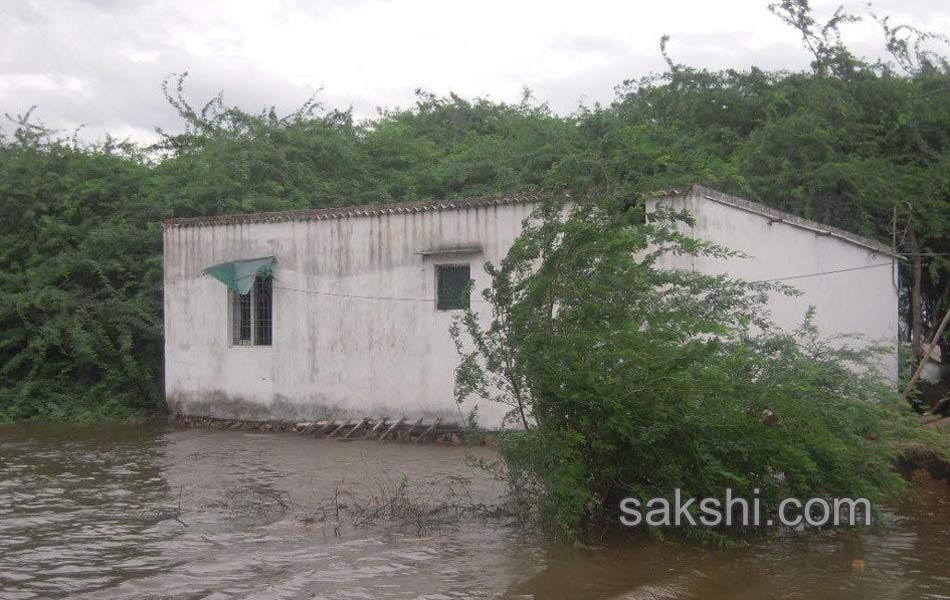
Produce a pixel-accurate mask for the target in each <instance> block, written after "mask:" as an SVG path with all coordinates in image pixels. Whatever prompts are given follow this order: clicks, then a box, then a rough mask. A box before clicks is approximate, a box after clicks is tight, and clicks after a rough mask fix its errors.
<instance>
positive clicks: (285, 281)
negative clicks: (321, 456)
mask: <svg viewBox="0 0 950 600" xmlns="http://www.w3.org/2000/svg"><path fill="white" fill-rule="evenodd" d="M532 209H533V205H532V204H530V203H527V204H507V205H499V206H491V207H479V208H465V209H459V210H442V211H428V212H418V213H411V214H389V215H382V216H374V217H354V218H336V219H331V220H317V221H285V222H278V223H254V224H244V225H214V226H197V227H196V226H187V227H177V226H169V227H167V228H166V230H165V238H164V242H165V357H166V365H165V382H166V384H165V386H166V392H165V393H166V397H167V398H168V401H169V405H170V407H171V408H172V410H173V411H174V412H177V413H181V414H192V415H209V416H217V417H227V418H243V419H269V418H279V419H291V420H308V419H315V418H326V417H336V418H362V417H364V416H375V415H386V416H389V417H392V418H400V417H403V416H406V417H409V418H418V417H420V416H426V417H435V416H441V417H446V418H451V419H455V420H458V419H460V418H462V417H464V416H467V414H468V411H469V410H470V409H471V404H468V405H463V406H462V407H461V409H460V408H459V407H458V406H457V405H456V403H455V401H454V398H453V385H454V369H455V367H456V366H457V365H458V363H459V356H458V354H457V352H456V350H455V346H454V343H453V341H452V339H451V337H450V335H449V326H450V324H451V322H452V318H453V316H455V315H457V314H459V312H457V311H438V310H436V306H435V295H436V294H435V283H436V279H435V265H436V264H440V263H443V264H444V263H448V264H457V263H461V262H469V263H470V264H471V269H472V277H473V279H474V280H475V286H474V290H475V291H474V292H473V294H472V301H473V308H475V309H476V310H477V309H478V308H479V307H480V306H484V305H483V304H482V303H481V302H479V301H480V300H481V294H480V291H481V290H482V289H484V288H485V287H487V286H488V283H489V282H488V276H487V274H486V273H485V272H484V269H483V265H484V262H485V261H486V260H491V261H495V262H497V261H498V260H500V259H501V258H502V257H503V256H504V255H505V254H506V253H507V251H508V248H509V247H510V246H511V244H512V243H513V242H514V240H515V238H516V237H517V235H518V233H519V232H520V229H521V222H522V220H523V219H524V218H525V217H527V216H528V215H529V214H530V213H531V211H532ZM471 246H480V247H481V248H482V252H481V253H478V254H467V255H458V254H444V255H434V256H422V255H420V254H418V253H420V252H424V251H429V250H432V249H434V248H446V247H471ZM269 255H274V256H276V257H277V265H276V271H275V281H274V296H273V301H274V308H273V315H274V325H273V327H274V330H273V345H272V346H232V345H231V343H230V341H231V340H230V331H229V328H228V320H229V319H228V292H227V288H226V287H225V286H224V285H223V284H221V283H220V282H219V281H217V280H215V279H213V278H211V277H209V276H207V275H205V274H204V273H203V271H202V269H204V268H205V267H208V266H210V265H214V264H217V263H221V262H225V261H230V260H236V259H242V258H256V257H260V256H269ZM299 290H315V291H320V292H330V293H335V294H349V295H355V296H376V297H380V298H400V299H401V300H383V299H366V298H345V297H340V296H329V295H321V294H316V293H308V292H306V291H299ZM483 404H484V403H483ZM479 414H480V415H481V417H482V419H483V421H484V422H485V423H486V424H487V425H490V426H497V425H498V424H500V421H501V418H502V416H503V414H504V410H503V407H501V406H498V405H492V406H485V405H482V406H480V407H479Z"/></svg>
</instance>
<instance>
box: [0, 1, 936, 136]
mask: <svg viewBox="0 0 950 600" xmlns="http://www.w3.org/2000/svg"><path fill="white" fill-rule="evenodd" d="M814 4H815V5H816V10H817V11H818V12H819V13H821V14H830V13H831V12H832V11H833V10H834V8H836V6H837V1H836V0H835V1H831V2H829V1H821V2H815V3H814ZM766 5H767V0H736V1H731V2H708V1H705V0H669V1H667V2H659V3H658V2H642V1H641V2H631V1H624V2H608V1H606V0H588V1H587V2H584V3H577V2H564V1H553V0H551V1H547V2H542V1H525V2H521V1H519V2H512V1H511V0H484V1H482V2H478V3H454V2H445V1H436V0H407V1H399V2H386V1H382V0H359V1H356V2H342V1H341V2H333V1H322V2H321V1H313V0H281V1H279V2H260V1H259V0H255V1H251V0H239V1H226V0H212V1H207V2H194V1H192V0H168V1H158V0H153V1H150V2H137V3H128V2H121V1H110V0H105V1H92V0H90V1H80V0H64V1H62V2H55V3H53V2H50V1H46V0H32V1H28V2H8V3H4V4H2V5H0V22H3V23H4V27H5V29H6V35H4V36H2V37H0V112H10V113H18V112H23V111H24V110H26V109H27V108H28V107H29V106H30V105H32V104H38V105H39V108H38V109H37V114H38V115H39V116H40V118H41V119H42V120H44V121H45V122H46V123H48V124H49V125H52V126H56V127H64V128H71V127H74V126H75V125H77V124H85V125H86V128H85V130H84V131H85V133H84V135H86V136H87V137H89V136H92V137H97V136H100V135H101V134H102V133H103V132H104V131H107V130H109V131H112V132H113V133H118V132H123V133H124V132H128V133H129V134H130V135H132V136H133V137H136V138H139V139H144V138H147V137H149V136H151V134H147V133H143V132H150V131H152V130H153V128H154V127H155V126H161V127H163V128H165V129H175V128H176V127H177V126H178V122H177V117H176V116H175V114H174V112H173V111H172V110H171V109H170V108H169V107H168V106H167V105H166V104H165V102H164V100H163V98H162V97H161V92H160V84H161V80H162V79H163V78H164V77H166V76H167V75H169V74H170V73H173V72H180V71H183V70H189V71H190V73H191V78H190V80H189V93H190V94H191V95H192V97H193V98H194V99H195V102H196V103H200V102H201V101H203V100H205V99H207V98H209V97H210V96H212V95H213V94H215V93H217V92H218V91H219V90H223V91H224V92H225V98H226V101H228V102H231V103H235V104H238V105H240V106H242V107H244V108H246V109H248V110H258V109H260V108H262V107H264V106H269V105H276V107H277V108H278V110H283V111H287V110H292V109H293V108H294V107H296V106H299V105H300V104H301V103H302V102H303V101H304V100H306V99H307V97H309V95H310V94H312V93H313V92H314V91H315V90H316V89H318V88H321V87H322V88H323V89H324V92H323V93H322V94H321V100H323V102H324V103H325V104H326V105H328V106H331V107H347V106H353V108H354V111H355V112H356V113H357V115H360V116H370V115H372V114H373V112H374V108H375V107H376V106H397V105H402V106H405V105H408V104H410V103H411V102H412V101H413V90H414V89H415V88H417V87H422V88H424V89H427V90H431V91H433V92H435V93H447V92H449V91H456V92H458V93H460V94H462V95H465V96H473V95H487V96H490V97H492V98H494V99H499V100H510V101H517V100H518V99H519V98H520V94H521V90H522V87H523V86H525V85H527V86H528V87H530V88H532V89H533V90H534V91H535V96H536V97H538V98H540V99H543V100H548V101H549V102H550V103H551V105H552V107H554V108H555V109H556V110H558V111H561V112H570V111H571V110H573V109H574V108H575V107H576V106H577V104H578V102H579V101H580V100H581V99H585V101H586V102H588V103H591V102H593V101H601V102H606V101H609V100H610V99H611V98H612V97H613V88H614V86H615V85H617V84H618V83H620V82H621V81H622V80H623V79H627V78H636V77H640V76H643V75H646V74H648V73H649V72H651V71H656V70H659V69H661V68H662V67H663V66H664V65H663V62H662V59H661V57H660V55H659V49H658V41H659V38H660V36H661V35H663V34H670V35H671V36H672V40H671V42H670V45H669V51H670V54H671V55H672V57H673V58H674V59H675V60H677V61H678V62H683V63H686V64H690V65H693V66H698V67H707V68H711V69H718V68H725V67H738V68H747V67H749V66H751V65H753V64H757V65H760V66H763V67H766V68H784V69H798V68H805V67H807V65H808V62H809V56H808V55H807V53H805V52H804V51H803V50H802V49H801V44H800V40H799V39H798V36H797V35H796V33H795V32H794V31H792V30H790V29H789V28H787V27H786V26H784V25H783V24H782V23H781V22H779V20H778V19H777V18H775V17H774V16H773V15H771V14H770V13H769V12H768V10H767V9H766ZM848 7H849V8H850V9H851V10H853V11H855V12H864V11H865V8H864V2H863V1H857V2H850V3H848ZM876 10H877V11H878V12H879V13H881V14H890V15H893V19H894V21H895V22H910V23H913V24H915V25H918V26H920V27H923V28H927V29H936V30H950V7H948V6H946V5H945V4H944V3H943V2H941V1H939V0H925V1H922V2H916V3H908V2H905V1H898V0H884V1H883V2H877V3H876ZM846 40H847V41H848V43H849V44H851V45H852V47H854V48H856V49H858V51H859V52H860V53H864V54H867V55H869V56H877V55H879V54H880V52H881V51H882V48H881V43H880V33H879V30H878V29H877V28H876V26H874V25H873V24H869V23H864V24H860V25H855V26H850V27H849V28H848V29H847V31H846Z"/></svg>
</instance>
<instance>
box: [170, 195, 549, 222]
mask: <svg viewBox="0 0 950 600" xmlns="http://www.w3.org/2000/svg"><path fill="white" fill-rule="evenodd" d="M541 199H542V196H541V194H539V193H529V194H513V195H509V196H480V197H477V198H463V199H460V200H422V201H418V202H400V203H395V204H376V205H366V206H346V207H340V208H313V209H308V210H283V211H279V212H262V213H249V214H238V215H218V216H213V217H188V218H179V219H165V220H164V221H163V224H164V226H165V227H202V226H207V225H240V224H245V223H277V222H281V221H323V220H328V219H343V218H347V217H375V216H379V215H394V214H409V213H419V212H430V211H440V210H458V209H465V208H482V207H490V206H503V205H507V204H525V203H531V202H540V201H541Z"/></svg>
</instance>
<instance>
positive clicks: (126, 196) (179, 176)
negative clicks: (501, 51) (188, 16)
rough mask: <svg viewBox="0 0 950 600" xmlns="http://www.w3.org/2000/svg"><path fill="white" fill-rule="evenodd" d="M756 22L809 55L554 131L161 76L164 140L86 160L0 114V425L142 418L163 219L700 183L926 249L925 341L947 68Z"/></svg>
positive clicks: (936, 276) (895, 50)
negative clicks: (297, 99)
mask: <svg viewBox="0 0 950 600" xmlns="http://www.w3.org/2000/svg"><path fill="white" fill-rule="evenodd" d="M772 8H773V11H774V12H776V14H778V15H779V16H780V17H782V18H785V19H786V20H787V21H788V22H789V23H790V24H791V25H792V26H793V27H795V28H796V29H797V30H798V31H799V32H800V33H801V34H802V37H803V39H804V41H805V43H806V47H807V48H809V49H810V50H811V51H812V52H813V53H814V63H813V68H812V69H811V70H809V71H807V72H800V73H784V72H765V71H762V70H760V69H757V68H752V69H750V70H746V71H738V70H728V71H723V72H708V71H705V70H697V69H692V68H688V67H685V66H682V65H678V64H676V63H675V62H674V61H673V60H669V61H668V62H669V69H668V70H667V71H666V72H665V73H662V74H659V75H656V76H652V77H648V78H646V79H643V80H638V81H630V82H626V83H624V84H623V85H621V86H620V87H619V88H618V94H617V96H616V99H615V100H614V102H612V103H611V104H610V105H609V106H593V107H580V108H579V109H578V110H577V111H576V112H575V114H572V115H569V116H562V115H557V114H554V113H552V112H551V111H550V110H549V109H548V108H547V107H546V106H545V105H544V104H543V103H538V102H536V101H535V100H534V99H533V98H531V97H530V95H529V94H526V96H525V98H524V100H523V101H522V102H520V103H517V104H506V103H499V102H492V101H488V100H483V99H474V100H467V99H463V98H459V97H457V96H449V97H436V96H433V95H429V94H425V93H420V94H419V96H418V101H417V103H416V105H415V106H414V107H411V108H407V109H395V110H389V111H385V112H383V113H381V114H380V115H379V116H378V117H377V118H374V119H370V120H366V121H356V120H355V119H354V118H353V116H352V115H351V114H350V113H349V112H348V111H340V110H327V109H324V108H323V107H321V106H320V105H319V104H317V103H308V104H307V105H306V106H304V107H302V108H301V109H300V110H299V111H297V112H295V113H293V114H291V115H288V116H285V117H279V116H278V115H276V114H275V113H274V111H272V110H271V111H264V112H262V113H260V114H249V113H246V112H243V111H241V110H238V109H236V108H233V107H230V106H227V105H226V104H224V102H223V101H222V100H221V98H220V97H219V98H216V99H214V100H212V101H211V102H210V103H208V104H207V105H204V106H202V107H195V106H192V105H191V104H189V103H188V102H187V100H186V97H185V93H184V91H183V86H184V83H185V82H186V79H185V78H184V77H179V78H173V79H172V80H171V81H170V87H169V88H168V89H167V90H166V96H167V98H168V100H169V102H171V103H172V105H173V106H175V108H177V109H178V111H179V113H180V115H181V118H182V121H183V131H182V132H181V133H178V134H165V135H163V137H162V139H161V142H160V143H159V144H157V145H156V146H154V147H149V148H143V147H137V146H135V145H133V144H131V143H123V142H117V141H115V140H111V139H107V140H105V141H103V142H101V143H98V144H94V145H87V144H83V143H80V142H79V141H77V140H76V139H72V138H69V137H62V136H61V135H59V134H57V133H56V132H50V131H46V130H44V129H43V128H42V127H40V126H39V125H37V124H36V120H35V118H31V116H30V115H29V114H27V115H24V116H22V117H19V118H14V119H13V121H14V122H13V124H12V126H9V127H7V129H6V130H5V131H3V132H0V265H2V270H0V420H14V419H31V418H53V419H77V418H78V419H94V418H102V417H106V416H122V415H124V414H130V413H134V412H139V411H143V410H155V409H159V407H160V406H161V369H162V330H161V321H162V319H161V304H162V302H161V279H162V276H161V260H160V253H161V228H160V220H161V219H162V218H165V217H171V216H190V215H209V214H220V213H229V212H238V211H256V210H273V209H291V208H306V207H324V206H334V205H345V204H355V203H366V202H373V203H377V202H389V201H398V200H405V199H415V198H433V197H461V196H471V195H477V194H485V193H498V192H511V191H525V190H531V189H548V190H557V191H561V190H564V189H571V190H573V191H575V192H578V193H580V192H584V191H589V190H599V191H600V192H603V193H604V194H606V195H609V196H611V197H617V196H621V195H623V196H627V197H633V196H634V195H635V194H636V193H638V192H640V191H642V190H652V189H659V188H670V187H681V186H687V185H689V184H690V183H693V182H702V183H705V184H708V185H710V186H713V187H717V188H719V189H722V190H723V191H727V192H734V193H737V194H741V195H744V196H747V197H750V198H754V199H758V200H761V201H763V202H765V203H768V204H771V205H774V206H777V207H780V208H783V209H785V210H788V211H791V212H795V213H798V214H801V215H804V216H807V217H811V218H814V219H817V220H821V221H825V222H828V223H831V224H835V225H839V226H841V227H845V228H848V229H851V230H853V231H856V232H858V233H863V234H867V235H871V236H874V237H877V238H878V239H881V240H883V241H886V242H888V243H890V240H891V238H892V236H893V235H894V231H896V233H897V239H898V244H899V245H900V247H901V249H903V250H905V251H912V252H915V253H917V254H927V256H920V257H916V256H915V257H914V258H915V259H919V261H920V265H919V269H914V268H911V269H906V271H907V273H906V274H905V279H906V280H907V285H906V286H905V290H906V291H905V294H906V295H907V302H905V304H906V311H907V314H908V322H909V323H911V324H912V325H913V327H912V329H913V330H914V331H920V332H924V333H925V332H926V331H927V330H928V328H931V327H932V326H933V323H934V320H935V318H934V315H936V314H939V313H940V312H942V311H943V310H945V308H946V306H947V305H948V301H950V300H948V297H950V293H948V292H950V276H948V269H947V267H948V265H947V262H946V258H945V257H944V256H940V255H941V254H943V253H947V252H950V235H948V232H950V221H948V218H950V211H947V210H946V208H947V205H948V201H950V168H948V167H950V91H948V90H950V69H948V65H947V64H946V62H945V61H943V60H942V59H940V58H939V57H937V56H935V55H933V54H930V53H928V52H926V51H924V50H922V48H923V46H920V45H918V42H923V43H925V44H926V43H928V42H930V41H933V37H932V36H929V34H927V33H926V32H921V31H917V30H914V29H910V28H902V27H894V26H892V25H890V24H889V23H888V22H887V21H886V20H881V21H880V22H881V25H882V30H883V32H884V37H883V39H884V40H885V42H886V43H887V45H888V49H889V50H890V51H891V52H892V54H893V56H894V60H893V61H891V62H890V63H869V62H867V61H864V60H861V59H859V58H856V57H854V56H852V55H851V54H850V53H849V52H848V51H847V49H846V48H844V47H843V46H842V45H841V43H840V42H839V41H838V38H837V36H836V32H837V28H838V27H839V26H840V25H842V24H844V23H846V22H847V18H846V15H842V14H840V13H839V14H836V15H835V16H834V17H833V18H832V21H831V22H830V23H827V24H825V23H817V22H815V20H814V18H813V16H812V13H811V11H810V10H809V9H808V6H807V3H806V2H802V1H798V2H794V1H791V0H787V1H785V2H782V3H780V4H777V5H775V6H773V7H772ZM664 56H666V51H665V49H664ZM914 273H919V276H918V277H917V278H916V281H917V284H918V287H919V288H920V290H921V292H920V294H919V295H915V294H911V293H910V291H912V290H913V289H914V285H912V280H913V278H914ZM915 297H919V298H920V302H914V301H912V300H913V299H914V298H915ZM914 337H915V341H916V340H917V339H918V338H919V337H920V335H915V336H914Z"/></svg>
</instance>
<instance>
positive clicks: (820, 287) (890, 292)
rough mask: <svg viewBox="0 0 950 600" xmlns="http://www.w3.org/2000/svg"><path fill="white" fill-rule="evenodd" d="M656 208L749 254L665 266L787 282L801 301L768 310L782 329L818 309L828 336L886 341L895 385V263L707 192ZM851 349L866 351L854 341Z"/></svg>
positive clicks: (670, 261) (696, 234) (676, 259)
mask: <svg viewBox="0 0 950 600" xmlns="http://www.w3.org/2000/svg"><path fill="white" fill-rule="evenodd" d="M657 204H662V205H665V206H669V207H671V208H674V209H676V210H684V209H685V210H687V211H688V212H689V213H690V214H691V215H692V216H693V218H694V219H695V225H694V226H693V227H683V228H682V230H683V231H684V232H685V233H687V234H689V235H690V236H691V237H693V238H696V239H701V240H706V241H710V242H713V243H716V244H719V245H721V246H725V247H727V248H730V249H732V250H737V251H739V252H742V253H744V254H745V255H747V258H729V259H716V258H711V257H690V256H672V255H671V256H667V257H664V259H663V260H662V261H661V263H660V264H661V266H664V267H667V268H681V269H683V268H685V269H692V270H695V271H699V272H702V273H709V274H728V275H730V276H732V277H735V278H739V279H744V280H746V281H765V280H781V283H784V284H786V285H789V286H792V287H794V288H796V289H798V290H799V291H800V292H802V295H801V296H793V297H790V296H786V295H784V294H779V293H773V294H771V297H770V300H769V307H768V308H769V312H770V314H771V317H772V319H773V320H774V322H775V323H776V324H777V325H778V326H780V327H781V328H783V329H785V330H789V331H791V330H794V329H795V328H797V327H798V326H800V325H801V324H802V322H803V321H804V317H805V313H806V312H807V310H808V307H809V305H812V306H814V307H815V310H816V313H815V321H814V322H815V325H816V326H817V328H818V331H819V332H820V334H821V336H822V337H824V338H829V339H830V338H833V337H834V336H837V335H841V334H854V333H859V334H861V335H863V336H864V337H865V338H866V342H881V343H883V344H886V345H887V346H888V347H889V348H893V352H891V353H888V354H887V355H886V356H883V357H881V360H880V368H881V372H882V374H884V375H885V376H886V377H888V378H891V379H893V380H894V381H895V382H896V380H897V345H898V312H897V310H898V308H897V287H896V283H895V279H894V277H895V271H894V269H896V265H895V264H894V259H893V258H892V257H891V256H889V255H887V254H883V253H879V252H875V251H873V250H870V249H868V248H865V247H862V246H859V245H857V244H853V243H851V242H848V241H845V240H842V239H839V238H837V237H832V236H827V235H818V234H816V233H815V232H813V231H809V230H808V229H804V228H801V227H797V226H795V225H793V224H790V223H785V222H780V221H776V222H772V219H770V218H769V217H768V216H763V215H761V214H756V213H754V212H750V211H746V210H742V209H739V208H735V207H733V206H728V205H725V204H721V203H719V202H716V201H714V200H711V199H708V198H705V197H703V195H702V194H694V193H690V194H685V195H682V196H675V197H672V198H665V199H662V200H655V201H652V202H651V203H650V204H649V209H652V208H654V207H655V206H656V205H657ZM829 271H838V272H836V273H829ZM819 273H824V274H823V275H817V274H819ZM803 275H807V276H806V277H802V276H803ZM848 343H849V344H851V345H853V346H860V345H861V344H860V343H859V342H856V341H854V340H849V341H848Z"/></svg>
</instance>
